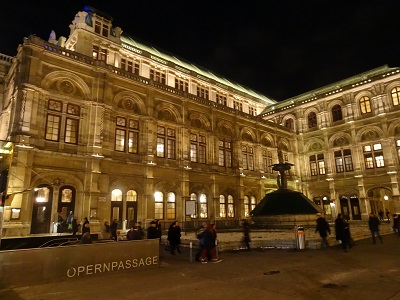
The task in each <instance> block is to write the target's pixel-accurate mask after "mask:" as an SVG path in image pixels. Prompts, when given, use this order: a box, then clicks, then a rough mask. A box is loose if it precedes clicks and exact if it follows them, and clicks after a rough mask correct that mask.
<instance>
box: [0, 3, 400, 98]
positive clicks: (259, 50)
mask: <svg viewBox="0 0 400 300" xmlns="http://www.w3.org/2000/svg"><path fill="white" fill-rule="evenodd" d="M85 5H89V6H92V7H95V8H97V9H99V10H101V11H104V12H105V13H108V14H109V15H111V16H112V17H113V18H114V25H115V26H119V27H121V28H122V30H123V31H124V32H125V33H127V34H129V35H131V36H132V37H133V38H136V39H137V40H139V41H141V42H144V43H147V44H150V45H152V46H154V47H155V48H157V49H159V50H161V51H164V52H167V53H169V54H173V55H175V56H177V57H180V58H182V59H184V60H187V61H190V62H192V63H193V64H196V65H198V66H200V67H203V68H206V69H209V70H210V71H212V72H214V73H215V74H218V75H221V76H223V77H225V78H227V79H229V80H231V81H234V82H237V83H239V84H241V85H243V86H246V87H248V88H251V89H253V90H255V91H257V92H260V93H262V94H264V95H266V96H268V97H271V98H273V99H275V100H277V101H279V100H284V99H287V98H289V97H292V96H296V95H299V94H301V93H304V92H307V91H310V90H312V89H316V88H319V87H322V86H324V85H327V84H331V83H334V82H336V81H339V80H342V79H345V78H347V77H351V76H353V75H357V74H359V73H361V72H365V71H368V70H371V69H373V68H376V67H380V66H383V65H385V64H387V65H389V66H390V67H398V66H400V62H399V60H400V1H399V0H380V1H375V0H369V1H368V0H364V1H358V0H347V1H343V0H337V1H330V0H319V1H301V0H291V1H289V0H276V1H275V0H259V1H255V0H254V1H252V0H247V1H236V0H230V1H228V0H202V1H190V0H186V1H184V0H163V1H157V0H154V1H143V0H142V1H135V0H129V1H122V0H119V1H118V0H114V1H110V0H108V1H102V0H97V1H93V0H92V1H90V0H86V1H80V0H68V1H54V0H52V1H48V0H40V1H32V0H12V1H11V0H9V1H2V3H1V5H0V28H2V30H1V32H0V53H4V54H7V55H15V53H16V49H17V46H18V44H20V43H22V40H23V37H24V36H28V35H29V34H36V35H37V36H39V37H41V38H43V39H45V40H47V39H48V37H49V34H50V32H51V30H54V31H55V32H56V35H57V38H58V37H59V36H61V35H63V36H66V37H67V36H68V33H69V27H68V26H69V25H70V23H71V21H72V19H73V18H74V16H75V14H76V13H77V12H78V11H80V10H82V9H83V7H84V6H85Z"/></svg>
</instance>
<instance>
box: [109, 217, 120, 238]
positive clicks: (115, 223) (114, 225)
mask: <svg viewBox="0 0 400 300" xmlns="http://www.w3.org/2000/svg"><path fill="white" fill-rule="evenodd" d="M117 229H118V220H117V219H114V220H113V221H112V223H111V225H110V233H111V238H112V239H113V240H114V241H118V237H117Z"/></svg>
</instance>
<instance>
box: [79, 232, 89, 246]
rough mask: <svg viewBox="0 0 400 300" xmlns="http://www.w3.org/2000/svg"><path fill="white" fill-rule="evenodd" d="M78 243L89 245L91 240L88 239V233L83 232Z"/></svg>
mask: <svg viewBox="0 0 400 300" xmlns="http://www.w3.org/2000/svg"><path fill="white" fill-rule="evenodd" d="M80 243H81V244H91V243H92V238H91V237H90V233H89V232H85V233H84V234H83V235H82V238H81V241H80Z"/></svg>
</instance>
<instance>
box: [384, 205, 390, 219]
mask: <svg viewBox="0 0 400 300" xmlns="http://www.w3.org/2000/svg"><path fill="white" fill-rule="evenodd" d="M385 214H386V219H387V220H388V222H390V211H389V210H388V209H387V208H386V210H385Z"/></svg>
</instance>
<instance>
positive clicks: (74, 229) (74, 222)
mask: <svg viewBox="0 0 400 300" xmlns="http://www.w3.org/2000/svg"><path fill="white" fill-rule="evenodd" d="M79 226H80V224H78V221H77V220H76V219H73V220H72V235H76V233H77V232H78V230H79Z"/></svg>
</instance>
